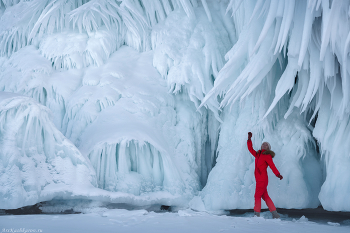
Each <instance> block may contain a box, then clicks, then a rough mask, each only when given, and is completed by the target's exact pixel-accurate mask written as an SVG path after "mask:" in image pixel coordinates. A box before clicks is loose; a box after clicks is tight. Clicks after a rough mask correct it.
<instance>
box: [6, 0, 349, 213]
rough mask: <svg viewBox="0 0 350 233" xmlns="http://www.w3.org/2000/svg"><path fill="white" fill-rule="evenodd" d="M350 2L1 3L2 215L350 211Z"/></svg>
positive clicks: (160, 0)
mask: <svg viewBox="0 0 350 233" xmlns="http://www.w3.org/2000/svg"><path fill="white" fill-rule="evenodd" d="M349 7H350V1H349V0H333V1H331V0H0V16H1V18H0V55H1V57H0V69H1V72H0V90H1V91H2V92H0V109H1V111H0V130H1V131H0V209H4V208H18V207H22V206H25V205H31V204H34V203H37V202H41V201H46V200H51V199H53V198H55V199H88V200H98V201H106V202H116V203H129V204H133V205H146V204H166V205H182V206H188V205H189V206H190V207H191V208H193V209H197V210H208V211H215V210H223V209H235V208H252V207H253V201H254V198H253V195H254V189H255V180H254V174H253V173H254V161H253V158H252V156H250V154H249V152H248V150H247V148H246V139H247V132H248V131H252V132H253V135H254V136H253V144H254V146H255V148H256V149H258V147H259V146H260V144H261V142H262V141H269V142H270V144H271V145H272V150H274V151H275V152H276V157H275V158H274V161H275V164H276V166H277V167H278V169H279V170H280V172H281V173H282V175H283V176H284V179H283V180H282V181H279V180H278V179H277V178H275V177H274V176H272V173H270V185H269V193H270V195H271V197H272V199H273V200H274V202H275V204H276V206H277V207H283V208H314V207H317V206H319V205H320V204H321V205H322V206H323V207H324V208H325V209H327V210H338V211H340V210H341V211H350V199H349V198H348V195H349V193H350V172H349V170H350V152H349V151H350V121H349V120H350V116H349V114H350V74H349V73H350V57H349V54H348V52H349V50H350V33H349V32H350V16H349V15H350V12H349V9H350V8H349Z"/></svg>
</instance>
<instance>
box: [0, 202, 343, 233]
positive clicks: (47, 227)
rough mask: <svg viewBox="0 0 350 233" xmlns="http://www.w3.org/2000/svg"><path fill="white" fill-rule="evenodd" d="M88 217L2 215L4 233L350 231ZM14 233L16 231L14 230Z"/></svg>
mask: <svg viewBox="0 0 350 233" xmlns="http://www.w3.org/2000/svg"><path fill="white" fill-rule="evenodd" d="M90 211H91V212H90V213H89V211H87V212H86V213H85V214H69V215H56V214H55V215H46V214H43V215H9V216H0V230H1V232H15V230H21V229H22V231H19V232H30V231H32V232H50V233H51V232H86V233H87V232H152V233H153V232H201V233H206V232H247V233H249V232H285V233H291V232H298V233H301V232H317V233H322V232H327V233H328V232H333V233H335V232H349V231H350V219H349V220H346V221H343V222H341V223H332V222H326V221H325V222H324V223H315V222H312V221H309V220H308V219H307V218H305V217H304V216H303V217H301V218H299V219H293V218H290V217H288V216H287V215H282V219H280V220H276V219H271V216H270V215H271V214H270V213H269V212H263V213H262V217H259V218H258V217H253V213H247V214H244V215H242V216H240V217H232V216H227V215H214V214H209V213H206V212H194V211H192V210H189V209H187V210H178V211H177V212H162V213H156V212H153V211H150V212H148V211H147V210H131V211H129V210H125V209H113V210H108V209H105V208H95V209H91V210H90ZM11 230H13V231H11Z"/></svg>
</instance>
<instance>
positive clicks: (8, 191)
mask: <svg viewBox="0 0 350 233" xmlns="http://www.w3.org/2000/svg"><path fill="white" fill-rule="evenodd" d="M0 112H1V114H0V122H1V124H0V127H1V133H0V151H1V152H0V158H1V159H0V183H1V185H0V186H1V188H0V200H1V202H0V203H1V204H0V208H1V209H12V208H19V207H22V206H26V205H32V204H35V203H38V202H41V201H46V200H51V199H52V198H55V197H61V196H62V195H63V194H64V193H74V190H79V189H84V188H93V187H94V186H96V185H97V182H96V174H95V171H94V169H93V167H92V166H91V163H90V161H89V159H88V158H87V157H84V156H83V155H82V154H81V153H80V152H79V150H78V149H77V148H76V147H75V146H74V145H73V144H72V143H71V142H70V141H69V140H67V139H66V138H65V137H64V136H63V135H62V133H61V132H59V131H58V130H57V129H56V128H55V126H54V124H53V123H52V122H51V121H50V117H49V116H50V111H49V109H48V108H46V107H44V106H42V105H40V104H39V103H37V102H36V101H34V100H32V99H31V98H28V97H24V96H19V95H15V94H12V93H8V92H1V93H0Z"/></svg>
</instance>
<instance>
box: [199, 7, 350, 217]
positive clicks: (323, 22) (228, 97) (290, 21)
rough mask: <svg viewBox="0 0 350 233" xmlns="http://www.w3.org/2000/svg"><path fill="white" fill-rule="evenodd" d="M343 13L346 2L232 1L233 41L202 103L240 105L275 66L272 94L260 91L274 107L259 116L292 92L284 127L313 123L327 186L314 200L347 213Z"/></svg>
mask: <svg viewBox="0 0 350 233" xmlns="http://www.w3.org/2000/svg"><path fill="white" fill-rule="evenodd" d="M348 10H349V2H348V1H332V2H330V1H318V0H309V1H302V0H295V1H294V0H292V1H289V0H288V1H275V0H266V1H255V0H252V1H235V0H231V1H230V3H229V6H228V8H227V12H229V13H231V14H232V15H233V19H234V22H235V28H236V32H237V34H238V37H239V38H238V41H237V43H236V44H235V45H234V46H233V48H232V49H231V51H230V52H228V53H227V55H226V58H227V60H228V61H227V63H226V64H225V66H224V67H223V69H221V70H220V72H219V75H218V77H217V79H216V80H215V83H214V88H213V89H212V90H211V91H210V92H209V93H208V94H207V96H206V97H205V99H204V103H203V105H205V101H206V100H207V99H210V98H212V97H214V98H217V96H222V97H223V99H222V101H221V102H220V105H221V107H222V108H226V107H229V106H233V105H235V104H236V103H238V102H240V103H242V102H243V101H244V100H245V99H247V98H250V96H251V95H252V94H254V92H256V89H257V88H258V87H259V86H261V85H263V81H264V80H266V77H267V76H266V75H267V74H268V73H269V72H273V71H274V69H275V68H274V64H276V63H277V62H279V63H280V64H281V67H282V71H283V74H282V75H281V76H280V77H277V78H278V79H279V80H278V83H277V85H276V86H271V85H267V86H265V88H266V91H267V92H268V93H270V94H271V95H272V96H273V97H274V99H273V101H272V102H271V103H269V104H270V106H269V107H268V109H267V111H266V112H265V113H264V114H265V116H268V115H269V114H271V113H272V112H273V109H276V108H277V109H278V108H280V106H281V99H283V98H284V97H285V96H287V95H288V94H289V95H290V93H291V92H293V94H292V95H290V102H289V104H287V106H288V107H289V109H288V111H287V112H285V116H284V117H285V119H287V120H288V117H290V116H291V115H290V114H292V113H293V112H294V111H295V110H296V111H298V112H300V116H299V117H303V118H305V119H306V120H307V121H308V122H310V123H311V124H313V123H314V122H315V121H316V125H315V130H314V131H313V136H314V137H315V138H316V139H317V143H319V147H320V152H321V154H322V162H323V164H324V168H325V173H324V174H325V179H326V181H325V183H324V184H323V186H322V189H321V191H320V196H319V198H320V201H321V204H322V205H323V206H324V207H325V208H326V209H329V210H346V209H347V210H348V207H347V206H348V205H349V199H348V198H346V194H345V193H346V192H347V190H348V189H349V185H348V184H349V180H348V177H349V176H348V172H344V170H346V167H348V164H349V162H350V160H349V159H350V157H349V152H348V148H347V144H346V143H343V142H345V141H346V140H347V139H348V138H347V134H348V132H349V131H348V127H347V125H348V121H349V111H350V110H349V102H350V101H349V96H350V95H349V90H350V86H349V81H348V79H349V65H348V64H349V56H348V52H349V43H350V39H349V38H350V37H349V22H350V21H349V14H348ZM284 66H285V68H284ZM325 93H329V94H330V95H329V96H328V95H327V94H325ZM324 95H327V96H328V97H324ZM329 99H330V100H329ZM324 101H326V102H327V101H328V102H330V103H331V104H328V105H327V104H326V103H323V102H324ZM282 105H283V104H282ZM326 106H327V107H328V109H327V107H326ZM326 109H327V110H326ZM318 117H321V118H318ZM305 143H306V142H305ZM340 164H341V165H340ZM338 165H339V169H337V167H338ZM322 166H323V165H322ZM341 168H342V169H341ZM335 193H336V195H337V198H333V197H334V196H333V194H335Z"/></svg>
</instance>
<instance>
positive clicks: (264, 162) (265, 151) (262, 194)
mask: <svg viewBox="0 0 350 233" xmlns="http://www.w3.org/2000/svg"><path fill="white" fill-rule="evenodd" d="M252 136H253V134H252V133H251V132H249V133H248V141H247V146H248V150H249V152H250V153H251V154H252V155H253V156H254V157H255V171H254V175H255V180H256V188H255V195H254V198H255V206H254V213H255V215H256V216H258V217H259V216H260V210H261V198H262V199H263V200H264V201H265V202H266V205H267V206H268V207H269V210H270V212H271V213H272V216H273V218H279V215H278V213H277V211H276V207H275V205H274V204H273V202H272V200H271V198H270V197H269V194H268V193H267V185H268V183H269V178H268V176H267V167H268V166H270V168H271V170H272V171H273V173H274V174H275V175H276V176H277V177H278V178H280V180H282V179H283V177H282V176H281V174H280V173H279V171H278V170H277V168H276V166H275V164H274V163H273V161H272V158H273V157H274V156H275V153H274V152H273V151H271V146H270V144H269V143H268V142H264V143H263V144H262V145H261V150H259V151H255V150H254V149H253V144H252V141H251V137H252Z"/></svg>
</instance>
